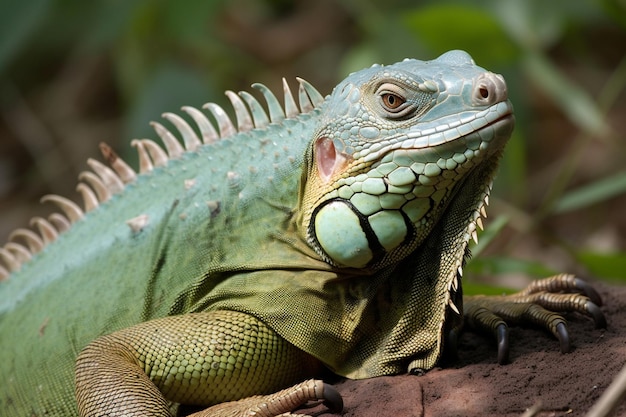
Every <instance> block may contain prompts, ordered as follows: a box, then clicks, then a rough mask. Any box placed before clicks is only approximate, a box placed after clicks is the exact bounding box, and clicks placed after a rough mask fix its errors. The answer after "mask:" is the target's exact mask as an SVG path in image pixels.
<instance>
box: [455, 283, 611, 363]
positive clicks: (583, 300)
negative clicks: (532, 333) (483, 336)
mask: <svg viewBox="0 0 626 417" xmlns="http://www.w3.org/2000/svg"><path fill="white" fill-rule="evenodd" d="M464 304H465V305H464V312H465V322H466V324H467V325H468V326H469V327H471V328H475V329H478V330H482V331H486V332H490V333H493V334H494V336H495V338H496V339H497V341H498V362H499V363H501V364H503V363H506V362H508V356H509V336H508V334H509V331H508V326H507V323H511V324H513V323H531V324H536V325H539V326H542V327H544V328H546V329H547V330H549V331H550V332H551V333H552V334H553V335H554V336H555V337H556V338H557V339H559V342H560V345H561V352H563V353H566V352H569V350H570V338H569V333H568V331H567V321H566V320H565V318H564V317H563V316H562V314H561V313H562V312H579V313H582V314H585V315H588V316H591V317H592V318H593V320H594V322H595V325H596V327H597V328H605V327H606V319H605V317H604V314H603V313H602V311H601V310H600V307H599V305H602V300H601V299H600V296H599V295H598V293H597V292H596V291H595V290H594V289H593V287H591V286H590V285H589V284H587V283H586V282H585V281H583V280H581V279H579V278H576V277H575V276H573V275H569V274H560V275H555V276H553V277H550V278H546V279H543V280H538V281H534V282H532V283H531V284H530V285H529V286H528V287H527V288H526V289H524V290H523V291H521V292H518V293H516V294H511V295H503V296H469V297H465V299H464Z"/></svg>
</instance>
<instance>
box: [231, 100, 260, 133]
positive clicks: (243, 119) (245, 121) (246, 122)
mask: <svg viewBox="0 0 626 417" xmlns="http://www.w3.org/2000/svg"><path fill="white" fill-rule="evenodd" d="M225 94H226V97H228V99H229V100H230V103H231V104H232V105H233V109H235V116H236V118H237V130H238V131H239V132H247V131H248V130H252V129H254V123H253V122H252V117H251V116H250V112H249V111H248V109H247V108H246V105H245V104H244V103H243V100H241V97H239V96H238V95H237V94H235V93H234V92H232V91H230V90H228V91H226V93H225Z"/></svg>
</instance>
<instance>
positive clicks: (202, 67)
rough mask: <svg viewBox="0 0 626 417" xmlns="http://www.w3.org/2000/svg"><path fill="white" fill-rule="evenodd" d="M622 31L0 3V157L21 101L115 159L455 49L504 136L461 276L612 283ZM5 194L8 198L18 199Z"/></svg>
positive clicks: (621, 19)
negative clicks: (473, 65) (480, 229)
mask: <svg viewBox="0 0 626 417" xmlns="http://www.w3.org/2000/svg"><path fill="white" fill-rule="evenodd" d="M625 16H626V14H625V10H624V2H623V1H620V0H606V1H593V0H579V1H570V0H551V1H544V0H473V1H472V0H465V1H462V0H459V1H434V0H432V1H421V2H416V1H402V0H389V1H387V2H385V3H382V2H376V1H374V0H369V1H367V0H365V1H364V0H358V1H357V0H321V1H316V2H306V1H293V2H292V1H287V0H265V1H254V0H235V1H229V2H227V1H225V0H212V1H201V0H191V1H186V2H170V1H165V0H154V1H139V0H124V1H121V0H108V1H102V0H100V1H90V2H81V1H75V0H74V1H72V0H30V1H28V2H24V1H20V0H5V1H3V2H2V5H0V103H1V104H2V108H1V109H2V112H3V115H4V116H5V117H4V120H5V125H3V126H0V135H1V136H0V143H1V142H2V141H7V143H8V141H9V140H11V141H12V143H13V145H12V146H7V148H6V149H15V148H16V147H19V146H20V145H19V143H20V141H23V139H20V135H19V134H15V131H16V130H19V129H16V128H15V127H14V126H12V124H11V123H9V122H6V120H7V119H8V118H10V117H11V116H10V115H11V114H13V109H14V108H17V107H19V106H20V105H21V104H20V103H23V102H24V101H25V102H26V103H29V104H30V105H31V108H32V111H33V112H34V113H35V114H34V117H35V118H37V119H40V120H41V121H42V124H43V126H44V128H45V127H47V128H48V130H49V131H50V132H51V136H52V137H53V138H54V137H57V136H63V132H64V131H68V129H66V128H65V126H66V125H64V124H62V123H61V122H58V121H57V122H58V123H55V120H51V118H50V117H49V116H46V112H45V111H42V110H40V109H41V108H42V107H43V106H48V107H50V106H52V107H54V106H56V105H57V103H59V105H61V103H60V102H58V101H54V100H52V99H50V97H51V96H53V97H56V98H55V100H59V97H65V98H67V100H78V101H77V102H78V105H77V107H78V110H76V112H75V113H76V114H75V115H74V116H73V117H74V118H75V119H76V120H79V121H76V120H75V119H72V120H74V121H75V122H76V123H84V121H85V120H86V121H87V123H93V122H94V120H98V118H105V119H107V120H115V121H116V126H117V127H118V128H117V130H116V131H115V132H116V133H117V135H116V136H119V137H120V138H121V139H122V140H121V141H120V142H115V141H114V140H113V139H111V142H112V143H114V145H115V146H116V148H117V149H120V151H121V152H122V153H128V152H129V151H128V145H127V143H128V142H129V139H130V138H132V137H143V136H154V135H153V134H152V133H151V132H150V130H149V127H148V125H147V122H148V121H149V120H151V119H153V118H156V117H157V116H158V115H159V114H161V113H162V112H163V111H172V110H175V109H177V108H179V107H180V106H181V105H193V106H200V105H202V104H203V103H204V102H206V101H208V100H211V101H215V102H217V103H218V104H224V103H225V101H224V100H223V98H222V97H223V96H222V93H221V92H222V91H224V90H226V89H235V90H236V89H245V88H247V86H248V85H249V84H250V83H251V82H255V81H259V82H263V83H266V84H268V85H270V86H278V85H279V84H278V81H279V80H280V77H281V76H283V75H286V76H288V77H292V76H294V75H301V76H304V77H306V78H307V79H310V81H312V82H314V84H317V85H319V86H320V90H321V91H323V92H329V89H330V88H331V87H332V86H333V85H334V84H335V83H336V82H337V81H339V80H340V79H341V78H343V77H344V76H345V75H346V74H347V73H348V72H350V71H354V70H358V69H360V68H362V67H364V66H369V65H371V64H372V63H374V62H379V63H392V62H395V61H397V60H400V59H402V58H405V57H415V58H420V59H430V58H432V57H435V56H437V55H439V54H441V53H443V52H445V51H447V50H449V49H465V50H467V51H468V52H470V54H471V55H472V56H473V57H474V59H475V60H476V62H478V63H479V64H480V65H481V66H484V67H486V68H489V69H490V70H493V71H495V72H499V73H502V74H503V75H504V76H505V78H506V79H507V81H508V84H509V88H510V97H511V99H512V101H513V102H514V104H515V106H516V114H517V120H518V124H517V128H516V131H515V133H514V137H513V139H512V140H511V142H510V145H509V147H508V149H507V151H506V153H505V155H504V159H503V164H502V168H501V173H500V177H499V179H498V181H497V184H496V190H495V193H494V196H493V198H492V200H494V201H495V203H494V204H493V206H494V207H493V210H492V211H493V212H494V214H495V217H496V220H494V221H491V222H490V223H489V225H488V230H487V231H486V232H485V233H484V234H483V236H482V240H483V242H482V245H481V246H479V247H477V248H476V252H478V253H481V260H480V261H477V262H473V263H472V266H471V267H470V269H471V271H472V272H474V273H476V274H477V275H482V276H485V275H500V274H505V275H506V274H507V273H509V272H510V271H521V272H524V273H526V274H529V275H531V276H538V275H544V274H546V273H548V272H550V270H555V269H559V268H561V267H563V266H565V267H566V268H568V269H573V270H575V272H579V273H582V274H583V275H585V274H591V275H594V276H597V277H604V278H621V279H626V247H625V244H626V238H625V237H624V235H626V219H624V218H622V217H626V216H623V213H624V211H623V210H626V198H625V196H626V181H625V178H626V177H625V176H626V163H625V162H626V150H625V148H626V145H625V142H626V141H625V140H624V139H625V136H626V135H625V134H624V128H625V124H624V122H625V121H624V120H623V114H624V111H625V110H626V97H625V94H624V85H625V84H626V60H625V59H624V58H626V49H625V48H624V46H623V45H624V44H626V43H625V41H626V32H625V29H626V17H625ZM72 71H76V72H77V73H78V74H81V73H82V74H87V75H86V76H85V79H83V81H81V82H80V91H78V92H73V93H71V92H68V93H61V94H56V95H52V94H51V93H50V91H56V90H58V89H59V88H61V87H63V88H66V87H67V85H68V84H70V85H71V84H73V80H74V79H75V78H73V77H74V75H73V73H72ZM68 72H70V76H68V75H67V74H68ZM68 79H69V81H68ZM76 79H80V77H79V76H76ZM288 79H289V78H288ZM85 80H86V81H85ZM76 83H78V81H76ZM70 90H71V88H70ZM42 91H43V92H44V93H42ZM90 91H91V93H90ZM46 92H47V93H50V94H46ZM72 94H73V95H72ZM85 96H86V97H87V99H84V97H85ZM42 97H43V98H42ZM76 97H78V99H77V98H76ZM81 97H83V99H82V100H83V101H81V100H80V98H81ZM62 100H63V99H61V101H62ZM42 103H43V104H42ZM225 107H227V106H225ZM39 111H41V112H42V114H39V113H38V112H39ZM620 111H621V113H620ZM81 120H82V121H81ZM63 123H69V122H68V121H67V120H65V119H64V120H63ZM64 129H65V130H64ZM56 140H57V141H58V142H55V144H56V145H58V144H59V143H62V142H61V141H62V140H63V139H56ZM85 140H87V138H85ZM15 143H18V145H16V144H15ZM56 145H55V146H56ZM59 146H60V145H59ZM40 147H41V149H44V148H45V147H44V146H40ZM0 149H3V148H2V147H1V146H0ZM66 149H67V148H66ZM92 149H96V148H95V146H93V148H92ZM28 152H29V153H30V154H31V156H32V157H33V158H43V159H44V160H45V158H48V157H49V155H47V154H46V153H45V152H44V151H41V152H38V151H37V145H33V144H30V145H29V146H28ZM7 155H8V154H7ZM126 159H129V160H133V159H134V158H132V157H127V158H126ZM5 162H6V161H5ZM33 167H34V168H32V169H33V170H35V171H36V170H37V168H36V167H37V163H34V165H33ZM0 168H1V166H0ZM79 169H81V168H76V170H79ZM9 171H10V173H9V174H7V175H13V176H15V177H17V176H18V174H24V171H20V170H16V169H14V170H13V171H11V170H9ZM1 172H6V170H4V171H0V173H1ZM31 175H33V174H32V173H29V174H28V177H30V176H31ZM12 181H13V182H11V183H10V186H8V188H9V190H15V189H17V188H20V187H23V183H21V182H19V180H17V179H13V180H12ZM0 185H1V184H0ZM1 188H2V187H0V191H1ZM5 188H7V187H6V186H5ZM6 194H7V196H8V195H10V194H11V193H10V192H7V193H6ZM620 208H621V210H622V211H620ZM619 213H622V217H620V216H619ZM598 242H600V243H598ZM607 242H608V243H607ZM487 243H489V245H487ZM547 246H556V247H558V248H560V252H559V253H558V254H557V255H558V256H557V255H555V256H556V257H557V258H558V261H555V262H552V259H553V258H551V257H550V256H546V257H544V258H542V259H541V260H540V261H539V263H537V262H536V261H531V260H527V258H528V256H527V255H528V254H537V253H539V254H541V253H542V252H543V248H545V247H547ZM520 248H521V249H520ZM520 253H521V254H520Z"/></svg>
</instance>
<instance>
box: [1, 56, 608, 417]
mask: <svg viewBox="0 0 626 417" xmlns="http://www.w3.org/2000/svg"><path fill="white" fill-rule="evenodd" d="M298 81H299V89H298V93H297V97H298V103H299V104H298V105H296V100H295V97H294V95H293V94H292V92H291V90H290V89H289V87H288V86H287V84H286V83H284V103H285V105H284V108H283V107H281V105H280V104H279V102H278V100H277V98H276V97H275V96H274V95H273V94H272V93H271V92H270V91H269V90H268V89H267V88H266V87H265V86H263V85H260V84H255V85H253V87H254V88H256V89H257V90H258V91H259V93H260V94H261V95H262V96H263V98H264V101H265V102H266V104H267V109H268V110H267V111H266V110H264V109H263V106H262V105H261V104H260V103H259V101H258V100H257V99H256V98H254V96H252V95H251V94H249V93H246V92H241V93H238V94H235V93H233V92H227V97H228V98H229V100H230V101H231V103H232V105H233V109H234V112H235V118H236V120H235V122H233V121H232V120H231V119H230V118H229V116H227V114H226V112H225V111H224V110H223V109H222V108H220V107H219V106H217V105H215V104H213V103H209V104H207V105H205V106H203V108H204V109H205V110H206V111H208V112H209V113H210V114H211V118H212V119H214V121H215V123H213V122H211V121H210V119H209V118H207V116H206V115H205V113H204V112H203V111H201V110H198V109H194V108H191V107H183V109H182V110H183V112H184V113H185V115H184V117H180V116H177V115H175V114H173V113H165V114H163V117H164V119H165V120H166V123H165V124H161V123H157V122H153V123H152V125H153V127H154V129H155V131H156V133H157V134H158V136H159V137H160V138H161V140H162V142H163V147H161V146H160V145H158V144H156V143H155V142H153V141H151V140H147V139H141V140H134V141H133V142H132V144H133V146H135V147H136V148H137V152H138V155H139V167H140V168H139V173H136V172H134V171H133V170H132V169H131V168H129V166H128V165H127V164H126V163H125V162H124V161H122V160H121V159H120V158H119V157H117V155H116V154H115V153H114V152H113V151H112V150H111V149H110V148H109V147H108V146H106V145H102V146H101V150H102V153H103V155H104V158H105V160H106V162H107V164H103V163H100V162H98V161H96V160H91V159H90V160H89V161H88V162H87V163H88V165H89V167H90V168H91V171H86V172H84V173H82V174H81V176H80V180H81V183H80V184H79V186H78V190H79V192H80V193H81V195H82V198H83V201H84V209H83V208H81V207H79V206H78V205H77V204H75V203H73V202H71V201H69V200H67V199H65V198H62V197H59V196H46V197H44V199H43V200H45V201H49V202H52V203H54V204H57V205H58V206H59V207H60V208H61V211H62V212H63V214H55V215H53V216H50V217H49V218H48V219H43V218H36V219H33V227H35V228H36V229H37V232H38V233H35V232H33V231H30V230H28V229H18V230H17V231H16V232H15V233H14V234H13V235H12V236H11V242H9V243H7V244H6V245H5V246H4V247H3V248H0V260H1V261H2V266H0V279H4V280H3V282H0V350H1V351H2V352H3V355H4V357H5V358H9V360H4V361H2V362H1V363H0V373H1V374H2V375H3V384H2V386H1V388H0V408H1V409H2V410H3V413H4V415H8V416H24V415H35V416H41V415H47V416H74V415H76V414H78V413H80V415H83V416H99V415H108V416H127V415H155V416H166V415H171V413H176V412H178V413H181V414H182V413H186V412H187V411H185V410H188V408H187V407H188V406H199V407H207V406H210V405H214V404H217V403H221V402H223V401H230V400H238V399H241V398H244V397H247V398H245V399H243V400H242V401H241V402H234V403H226V404H218V405H217V406H215V407H214V408H208V409H206V410H204V411H201V412H200V413H201V414H199V415H223V416H231V415H251V414H252V415H254V414H255V413H256V414H257V415H262V416H272V415H276V414H281V413H284V412H289V411H290V410H292V409H294V408H295V407H297V406H298V405H299V404H302V403H303V402H306V401H307V400H315V399H325V400H326V401H327V402H328V403H329V405H331V406H332V407H334V408H340V405H339V404H340V400H338V399H337V396H336V395H335V393H334V391H333V390H332V388H330V387H328V386H325V385H323V383H321V382H320V381H315V380H313V381H310V382H307V383H305V384H304V385H296V386H294V387H293V388H290V389H287V390H286V391H280V392H278V393H276V394H270V393H271V392H272V391H275V390H279V389H281V388H285V387H287V386H288V385H290V384H293V383H295V382H297V381H300V380H304V379H308V378H313V377H315V376H316V374H317V372H318V371H319V369H320V368H321V367H322V366H325V367H327V368H329V369H331V370H332V371H334V372H336V373H337V374H339V375H342V376H346V377H350V378H368V377H373V376H379V375H390V374H397V373H402V372H417V371H422V370H428V369H430V368H432V367H433V366H434V365H435V364H436V363H437V361H438V360H439V358H440V357H441V354H442V350H443V347H444V343H449V344H450V345H453V344H454V338H455V335H456V334H457V333H458V330H459V328H460V326H461V323H462V319H463V317H462V313H463V299H462V291H461V281H460V279H461V275H462V268H463V265H464V262H465V259H466V257H467V255H468V253H469V252H468V249H467V246H468V242H469V241H470V239H474V240H475V239H476V232H477V228H480V227H481V226H482V223H481V217H484V216H485V206H486V204H487V202H488V197H489V192H490V190H491V183H492V180H493V177H494V175H495V172H496V169H497V165H498V160H499V158H500V155H501V154H502V151H503V149H504V146H505V144H506V142H507V140H508V139H509V136H510V134H511V131H512V128H513V120H514V119H513V115H512V106H511V104H510V103H509V102H508V100H507V90H506V85H505V83H504V80H503V79H502V77H501V76H499V75H496V74H493V73H491V72H488V71H485V70H484V69H482V68H480V67H478V66H476V65H475V64H474V62H473V61H472V59H471V57H469V55H467V54H466V53H464V52H461V51H452V52H448V53H446V54H444V55H442V56H440V57H439V58H437V59H435V60H432V61H418V60H405V61H403V62H400V63H396V64H394V65H390V66H380V65H374V66H372V67H371V68H368V69H365V70H362V71H359V72H356V73H354V74H351V75H350V76H349V77H348V78H346V79H345V80H344V81H343V82H341V83H340V84H339V85H338V86H337V87H336V88H335V89H334V91H333V93H332V94H331V95H330V96H328V97H326V98H324V97H322V96H321V95H320V94H319V93H318V92H317V90H315V89H314V88H313V87H312V86H311V85H310V84H309V83H307V82H306V81H304V80H301V79H299V80H298ZM166 124H171V125H172V126H173V127H174V128H175V129H173V130H174V131H177V132H178V134H179V136H180V140H179V139H178V138H177V135H176V134H175V133H173V132H172V131H171V130H170V129H168V128H167V127H166ZM561 290H567V291H570V290H573V291H576V292H577V291H579V290H582V292H584V293H587V294H589V293H590V291H589V289H588V288H587V287H585V286H582V287H581V285H580V282H579V281H576V280H574V281H572V280H570V279H569V278H563V277H562V278H558V279H555V280H553V281H546V282H544V283H543V284H537V285H536V286H534V287H533V288H531V290H530V291H529V292H530V293H533V294H531V295H529V294H526V293H523V294H518V295H515V296H511V297H504V298H498V299H486V300H485V299H474V300H469V302H468V304H469V305H468V310H470V311H479V314H478V313H477V314H473V315H472V317H471V318H470V320H469V321H470V322H472V323H475V324H476V326H477V327H479V328H487V329H489V330H490V331H494V332H495V333H496V335H497V338H498V340H499V343H500V345H501V347H502V349H501V352H504V353H506V350H507V346H508V338H507V331H506V324H505V323H504V320H495V321H494V320H492V318H493V315H495V316H496V317H503V318H504V319H506V320H516V319H518V318H520V317H521V318H522V319H524V320H527V321H532V322H539V323H541V324H546V319H545V317H548V315H546V314H545V310H544V308H543V307H541V306H544V307H548V308H552V307H556V308H557V309H561V308H562V307H564V308H565V309H567V310H569V309H573V310H576V311H582V312H585V313H590V314H592V315H594V317H596V319H597V320H596V321H597V322H598V314H597V312H598V311H599V310H597V307H596V306H595V304H594V303H593V302H591V301H589V300H588V299H587V298H586V297H585V296H584V295H580V294H574V295H571V294H568V295H564V296H563V297H561V298H559V299H558V301H555V300H557V299H556V298H553V297H551V296H543V295H541V294H542V293H545V292H550V291H557V292H558V291H561ZM511 303H521V307H520V308H513V307H507V306H510V305H511ZM472 306H478V307H477V308H473V307H472ZM501 306H505V307H503V308H500V307H501ZM485 310H486V311H487V312H488V314H485V313H484V312H485ZM529 311H530V313H529ZM490 314H491V315H490ZM600 316H601V313H600ZM548 321H549V322H550V323H557V322H558V323H557V325H556V327H557V328H558V330H557V331H556V334H557V336H559V337H560V338H561V339H562V340H563V339H564V338H566V339H567V337H566V336H567V332H566V329H565V324H564V323H565V321H564V320H563V319H562V317H560V316H558V315H557V316H553V315H552V316H549V319H548ZM559 323H560V324H559ZM547 325H548V326H549V325H550V324H549V323H547ZM564 335H565V336H564ZM77 358H78V359H77ZM502 358H505V355H504V356H503V355H501V360H502ZM74 381H76V382H74ZM254 394H268V395H267V396H261V397H257V396H253V395H254ZM250 396H253V397H250ZM179 406H180V408H179ZM176 410H178V411H176Z"/></svg>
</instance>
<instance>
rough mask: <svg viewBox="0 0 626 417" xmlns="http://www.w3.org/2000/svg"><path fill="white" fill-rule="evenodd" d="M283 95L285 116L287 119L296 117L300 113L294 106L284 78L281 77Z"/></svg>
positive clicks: (294, 102)
mask: <svg viewBox="0 0 626 417" xmlns="http://www.w3.org/2000/svg"><path fill="white" fill-rule="evenodd" d="M283 94H284V97H285V115H286V116H287V117H288V118H293V117H296V116H297V115H298V113H300V111H299V110H298V106H296V101H295V100H294V98H293V94H292V93H291V89H290V88H289V84H287V80H286V79H285V77H283Z"/></svg>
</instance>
